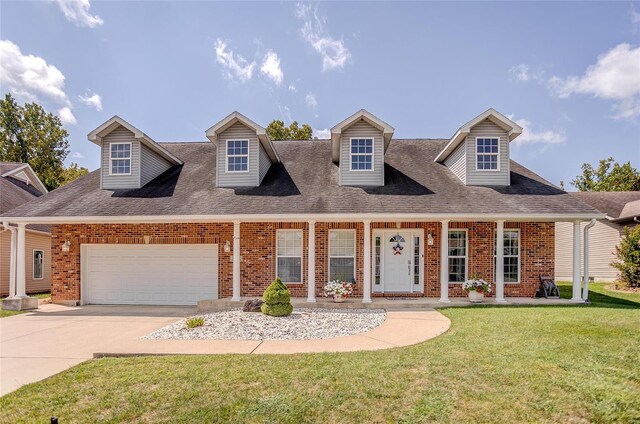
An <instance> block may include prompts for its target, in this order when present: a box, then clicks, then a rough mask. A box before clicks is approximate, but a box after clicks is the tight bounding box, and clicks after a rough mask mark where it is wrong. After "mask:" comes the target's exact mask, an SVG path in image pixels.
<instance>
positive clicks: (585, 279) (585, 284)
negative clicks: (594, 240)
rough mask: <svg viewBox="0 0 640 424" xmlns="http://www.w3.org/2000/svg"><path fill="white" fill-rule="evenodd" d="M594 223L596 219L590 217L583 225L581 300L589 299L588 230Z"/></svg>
mask: <svg viewBox="0 0 640 424" xmlns="http://www.w3.org/2000/svg"><path fill="white" fill-rule="evenodd" d="M594 225H596V220H595V219H592V220H591V222H590V223H588V224H587V226H586V227H584V265H583V266H584V271H583V276H582V300H584V301H585V302H586V301H588V300H589V230H590V229H591V227H593V226H594Z"/></svg>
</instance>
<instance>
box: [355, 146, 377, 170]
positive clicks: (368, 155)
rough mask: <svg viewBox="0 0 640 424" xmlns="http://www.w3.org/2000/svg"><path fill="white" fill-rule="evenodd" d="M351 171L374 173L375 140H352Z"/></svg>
mask: <svg viewBox="0 0 640 424" xmlns="http://www.w3.org/2000/svg"><path fill="white" fill-rule="evenodd" d="M351 170H352V171H372V170H373V139H372V138H352V139H351Z"/></svg>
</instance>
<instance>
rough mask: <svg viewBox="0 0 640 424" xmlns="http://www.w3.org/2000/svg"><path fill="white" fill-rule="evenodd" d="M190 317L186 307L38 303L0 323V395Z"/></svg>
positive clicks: (192, 310)
mask: <svg viewBox="0 0 640 424" xmlns="http://www.w3.org/2000/svg"><path fill="white" fill-rule="evenodd" d="M194 313H195V308H189V307H172V306H171V307H157V306H82V307H74V308H71V307H67V306H60V305H51V304H49V305H41V306H40V308H39V309H38V310H37V311H34V312H29V313H26V314H21V315H15V316H12V317H7V318H2V319H0V396H3V395H5V394H7V393H9V392H12V391H14V390H16V389H17V388H19V387H20V386H23V385H25V384H29V383H33V382H35V381H39V380H42V379H44V378H47V377H49V376H51V375H54V374H57V373H59V372H60V371H64V370H65V369H67V368H70V367H72V366H74V365H77V364H79V363H80V362H83V361H86V360H87V359H91V358H93V354H94V353H96V352H105V351H109V350H111V349H113V348H114V347H116V348H117V347H118V346H125V345H130V344H131V342H132V341H133V342H135V341H137V340H138V339H139V338H140V337H141V336H143V335H145V334H148V333H149V332H151V331H154V330H157V329H158V328H161V327H163V326H165V325H167V324H170V323H172V322H175V321H176V320H177V319H180V318H182V317H184V316H188V315H191V314H194Z"/></svg>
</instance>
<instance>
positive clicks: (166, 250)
mask: <svg viewBox="0 0 640 424" xmlns="http://www.w3.org/2000/svg"><path fill="white" fill-rule="evenodd" d="M521 132H522V129H521V128H520V127H519V126H518V125H517V124H516V123H514V122H513V121H511V120H510V119H508V118H506V117H505V116H504V115H502V114H500V113H498V112H497V111H495V110H493V109H489V110H487V111H486V112H484V113H482V114H480V115H479V116H477V117H475V118H474V119H472V120H471V121H469V122H467V123H465V124H464V125H462V126H461V127H460V128H459V129H458V130H457V131H456V132H455V134H454V135H453V137H451V139H394V138H393V133H394V128H393V127H392V126H391V125H389V124H387V123H386V122H384V121H382V120H381V119H379V118H377V117H376V116H374V115H372V114H371V113H369V112H367V111H365V110H360V111H358V112H356V113H355V114H353V115H352V116H349V117H348V118H347V119H345V120H344V121H342V122H340V123H339V124H337V125H336V126H335V127H333V128H332V129H331V139H328V140H313V141H276V140H271V139H270V138H269V136H268V135H267V132H266V131H265V128H263V127H261V126H260V125H258V124H256V123H255V122H253V121H252V120H250V119H249V118H247V117H245V116H243V115H242V114H240V113H238V112H234V113H232V114H230V115H229V116H227V117H226V118H224V119H223V120H221V121H220V122H218V123H217V124H215V125H214V126H212V127H211V128H209V129H208V130H206V137H207V138H208V141H205V142H171V143H168V142H167V143H159V142H156V141H154V140H153V139H152V138H151V137H149V136H148V135H146V134H145V133H144V132H142V131H141V130H139V129H138V128H136V127H134V126H133V125H131V124H129V123H128V122H126V121H125V120H123V119H121V118H119V117H117V116H114V117H113V118H112V119H109V120H108V121H107V122H105V123H104V124H102V125H100V126H99V127H98V128H96V129H95V130H94V131H92V132H91V133H90V134H89V136H88V138H89V140H90V141H92V142H93V143H95V144H96V145H97V146H98V147H99V148H100V155H101V167H100V169H98V170H97V171H94V172H92V173H90V174H89V175H87V176H84V177H82V178H80V179H78V180H77V181H74V182H73V183H71V184H69V185H67V186H65V187H62V188H60V189H58V190H56V191H55V192H52V193H50V194H47V195H45V196H42V197H41V198H39V199H37V200H36V201H34V202H32V203H31V204H30V205H29V207H19V208H17V209H14V210H13V211H11V212H10V213H9V214H8V215H9V216H7V217H6V218H5V219H7V220H9V221H10V222H12V223H14V224H15V225H17V227H18V230H17V237H18V243H17V245H18V246H21V244H20V238H21V237H24V228H25V225H27V224H34V223H46V224H51V225H52V234H53V240H52V255H53V257H52V267H53V272H52V282H51V289H52V299H53V301H54V302H59V303H66V304H77V303H81V304H87V303H95V304H154V305H182V304H195V303H196V302H197V301H199V300H202V299H216V298H223V297H231V298H232V299H233V300H240V299H241V297H244V296H260V295H261V294H262V292H263V290H264V289H265V288H266V287H267V285H268V284H269V283H270V282H271V281H272V280H273V279H274V278H275V277H276V276H279V277H280V278H282V280H283V281H284V282H285V283H286V284H287V285H288V286H289V287H290V289H291V292H292V294H293V295H294V296H300V297H306V298H307V300H308V301H309V302H314V301H315V299H316V297H317V296H320V295H322V290H323V286H324V284H325V283H326V282H327V281H330V280H333V279H340V280H348V281H353V282H354V283H355V287H356V289H355V294H356V296H358V297H360V298H361V301H362V302H371V301H372V298H374V301H375V297H377V296H384V297H389V296H403V297H409V296H429V297H435V298H439V299H440V300H441V301H442V302H447V301H449V298H450V297H451V296H462V295H464V293H463V291H462V289H461V282H462V281H464V280H465V279H468V278H471V277H472V276H477V277H480V278H483V279H485V280H488V281H491V282H495V285H496V290H495V301H496V302H504V301H505V298H506V299H508V297H509V296H533V294H534V292H535V291H536V289H537V287H538V285H539V277H540V275H548V276H553V273H554V227H555V222H560V221H563V222H572V223H573V228H574V230H575V231H574V235H573V246H574V250H573V252H574V256H575V255H576V254H577V257H576V260H574V261H573V281H574V291H573V300H574V301H578V302H579V301H582V293H581V291H580V290H581V289H580V284H581V282H580V259H579V258H580V255H579V252H580V247H581V243H580V237H581V232H580V222H581V221H587V220H591V219H597V218H602V214H601V213H599V212H598V211H596V210H595V209H593V208H592V207H590V206H588V205H586V204H584V203H583V202H581V201H580V200H578V199H576V198H575V197H572V196H569V195H568V194H567V193H565V192H564V191H562V190H560V189H559V188H557V187H555V186H553V185H552V184H550V183H549V182H547V181H545V180H544V179H543V178H541V177H540V176H538V175H536V174H535V173H533V172H531V171H530V170H528V169H526V168H525V167H523V166H522V165H520V164H518V163H516V162H514V161H512V160H510V158H509V150H510V149H509V143H510V142H511V141H512V140H514V139H515V138H516V137H518V136H519V135H520V134H521ZM576 252H577V253H576ZM16 256H17V258H18V262H19V264H18V269H19V270H21V269H22V268H21V265H20V261H24V252H22V251H18V252H17V255H16ZM496 270H498V272H496ZM20 272H22V271H20ZM18 277H19V279H18V284H24V282H23V280H24V272H22V273H21V274H20V275H19V276H18Z"/></svg>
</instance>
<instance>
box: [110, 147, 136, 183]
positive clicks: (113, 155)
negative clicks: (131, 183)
mask: <svg viewBox="0 0 640 424" xmlns="http://www.w3.org/2000/svg"><path fill="white" fill-rule="evenodd" d="M109 152H110V157H109V159H110V160H111V168H110V170H111V175H130V174H131V143H111V146H110V147H109Z"/></svg>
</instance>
